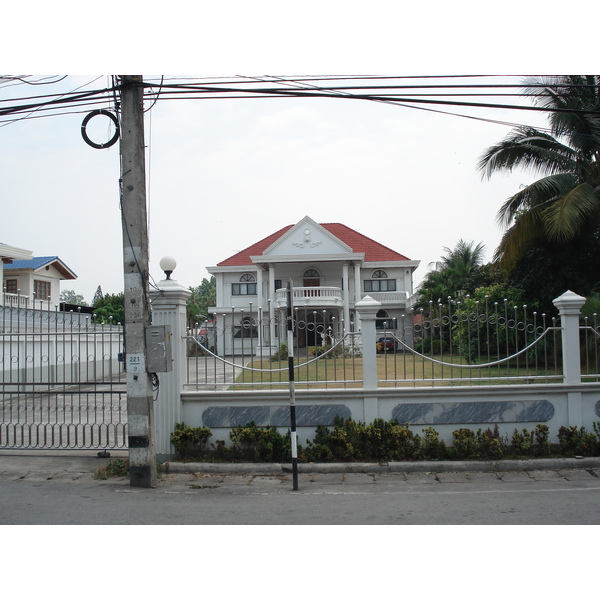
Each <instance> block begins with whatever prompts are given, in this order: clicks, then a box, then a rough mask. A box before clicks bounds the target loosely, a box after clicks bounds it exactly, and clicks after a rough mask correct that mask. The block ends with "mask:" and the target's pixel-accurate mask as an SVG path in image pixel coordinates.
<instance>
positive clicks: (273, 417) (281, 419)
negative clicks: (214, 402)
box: [202, 404, 352, 429]
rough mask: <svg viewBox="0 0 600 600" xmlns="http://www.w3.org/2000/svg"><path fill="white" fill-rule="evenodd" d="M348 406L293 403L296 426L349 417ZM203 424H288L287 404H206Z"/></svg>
mask: <svg viewBox="0 0 600 600" xmlns="http://www.w3.org/2000/svg"><path fill="white" fill-rule="evenodd" d="M351 416H352V413H351V411H350V409H349V408H348V407H347V406H345V405H337V404H325V405H317V404H314V405H303V406H296V426H297V427H316V426H317V425H326V426H332V425H333V424H334V421H335V418H336V417H341V418H342V419H349V418H350V417H351ZM202 422H203V424H204V425H205V426H206V427H212V428H215V429H216V428H219V427H237V426H239V425H247V424H248V423H250V422H254V423H255V424H256V425H257V426H258V427H267V426H272V427H289V426H290V407H289V405H287V406H248V407H246V406H210V407H209V408H207V409H206V410H204V412H203V413H202Z"/></svg>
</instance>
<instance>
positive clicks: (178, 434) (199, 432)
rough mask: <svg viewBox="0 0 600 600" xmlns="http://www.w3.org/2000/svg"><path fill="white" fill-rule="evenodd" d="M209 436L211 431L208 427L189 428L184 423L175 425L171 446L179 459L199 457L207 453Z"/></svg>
mask: <svg viewBox="0 0 600 600" xmlns="http://www.w3.org/2000/svg"><path fill="white" fill-rule="evenodd" d="M211 435H212V431H211V430H210V429H209V428H208V427H190V426H189V425H186V424H185V423H175V431H173V433H172V434H171V444H173V446H174V447H175V450H176V451H177V454H178V456H180V457H181V458H186V457H201V456H204V455H206V453H207V451H208V438H209V437H210V436H211Z"/></svg>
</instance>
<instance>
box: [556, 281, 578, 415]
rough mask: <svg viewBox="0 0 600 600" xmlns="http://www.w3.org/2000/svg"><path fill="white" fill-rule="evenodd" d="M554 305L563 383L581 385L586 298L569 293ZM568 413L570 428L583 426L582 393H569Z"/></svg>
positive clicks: (560, 297)
mask: <svg viewBox="0 0 600 600" xmlns="http://www.w3.org/2000/svg"><path fill="white" fill-rule="evenodd" d="M552 303H553V304H554V306H556V308H558V310H559V313H560V326H561V333H562V360H563V381H564V383H567V384H578V383H581V348H580V344H579V317H580V315H581V307H582V306H583V305H584V304H585V298H583V297H582V296H578V295H577V294H575V293H574V292H571V291H567V292H565V293H564V294H563V295H562V296H559V297H558V298H555V299H554V300H553V301H552ZM567 412H568V422H569V426H570V427H581V426H582V425H583V403H582V397H581V392H567Z"/></svg>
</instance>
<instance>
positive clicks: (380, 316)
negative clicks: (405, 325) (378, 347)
mask: <svg viewBox="0 0 600 600" xmlns="http://www.w3.org/2000/svg"><path fill="white" fill-rule="evenodd" d="M392 327H393V326H392V319H391V318H390V315H389V313H388V311H387V310H379V311H377V318H376V320H375V328H376V329H392Z"/></svg>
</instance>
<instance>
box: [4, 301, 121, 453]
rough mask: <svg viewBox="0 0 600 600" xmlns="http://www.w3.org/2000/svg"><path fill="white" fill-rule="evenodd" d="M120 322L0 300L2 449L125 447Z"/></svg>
mask: <svg viewBox="0 0 600 600" xmlns="http://www.w3.org/2000/svg"><path fill="white" fill-rule="evenodd" d="M122 348H123V328H122V327H121V326H112V325H103V324H96V323H93V322H92V318H91V317H90V315H82V314H80V313H61V312H58V311H55V312H52V311H42V310H32V309H16V308H15V309H13V308H9V307H0V350H1V351H2V352H1V355H0V377H1V378H0V448H46V449H53V448H54V449H68V448H79V449H82V448H87V449H93V448H94V449H95V448H99V449H109V448H115V449H116V448H126V447H127V397H126V387H125V377H124V373H123V372H122V368H121V364H120V363H119V354H120V353H121V352H122Z"/></svg>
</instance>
